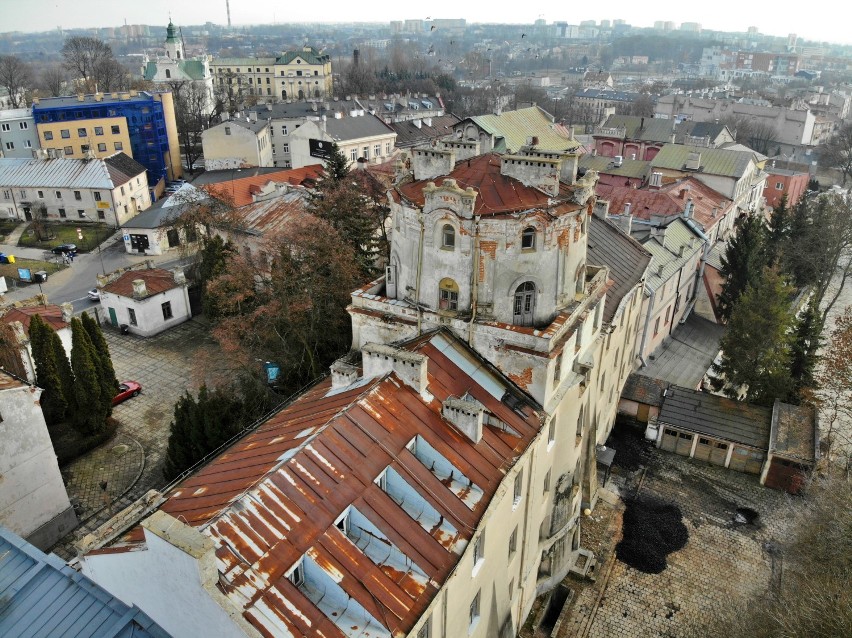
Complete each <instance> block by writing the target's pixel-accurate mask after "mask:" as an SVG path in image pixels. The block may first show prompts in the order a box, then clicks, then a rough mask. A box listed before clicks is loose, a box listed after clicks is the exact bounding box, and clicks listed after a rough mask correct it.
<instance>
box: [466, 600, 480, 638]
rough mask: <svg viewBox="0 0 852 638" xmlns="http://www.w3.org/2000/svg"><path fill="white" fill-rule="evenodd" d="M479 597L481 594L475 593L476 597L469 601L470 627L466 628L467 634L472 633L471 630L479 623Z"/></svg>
mask: <svg viewBox="0 0 852 638" xmlns="http://www.w3.org/2000/svg"><path fill="white" fill-rule="evenodd" d="M481 595H482V592H476V596H474V597H473V600H472V601H470V627H469V628H468V632H471V631H473V628H474V627H475V626H476V623H477V622H478V621H479V598H480V596H481Z"/></svg>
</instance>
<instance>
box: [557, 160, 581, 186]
mask: <svg viewBox="0 0 852 638" xmlns="http://www.w3.org/2000/svg"><path fill="white" fill-rule="evenodd" d="M560 159H561V160H562V170H561V171H560V172H559V179H560V181H562V182H565V183H566V184H573V183H574V182H576V181H577V165H578V161H579V157H578V156H577V154H576V153H569V154H568V155H563V156H562V157H561V158H560Z"/></svg>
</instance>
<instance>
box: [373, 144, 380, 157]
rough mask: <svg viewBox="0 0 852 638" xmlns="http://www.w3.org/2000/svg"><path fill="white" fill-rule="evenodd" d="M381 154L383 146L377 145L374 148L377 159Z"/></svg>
mask: <svg viewBox="0 0 852 638" xmlns="http://www.w3.org/2000/svg"><path fill="white" fill-rule="evenodd" d="M381 154H382V145H381V144H376V145H375V146H374V147H373V155H374V156H375V157H379V156H381Z"/></svg>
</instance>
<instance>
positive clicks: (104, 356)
mask: <svg viewBox="0 0 852 638" xmlns="http://www.w3.org/2000/svg"><path fill="white" fill-rule="evenodd" d="M82 323H83V328H84V329H85V330H86V334H88V335H89V339H90V340H91V342H92V346H93V347H94V352H95V355H96V358H97V365H96V370H97V372H98V376H99V377H100V385H101V400H102V402H103V403H104V407H105V408H106V411H107V415H109V414H112V399H113V397H114V396H115V395H116V394H117V393H118V379H117V378H116V377H115V369H114V368H113V366H112V357H110V354H109V345H108V344H107V342H106V339H105V338H104V333H103V331H102V330H101V327H100V326H99V325H98V323H97V322H96V321H95V320H94V319H92V318H91V317H90V316H89V314H88V313H86V312H84V313H83V314H82Z"/></svg>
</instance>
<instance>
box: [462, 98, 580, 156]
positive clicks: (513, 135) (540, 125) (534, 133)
mask: <svg viewBox="0 0 852 638" xmlns="http://www.w3.org/2000/svg"><path fill="white" fill-rule="evenodd" d="M468 119H469V120H470V121H472V122H473V123H474V124H476V125H477V126H479V127H480V128H482V129H483V130H485V131H486V132H487V133H490V134H492V135H494V136H496V137H502V138H503V140H504V146H505V150H506V152H509V153H517V152H518V150H520V148H521V147H522V146H525V145H526V144H527V139H528V138H530V137H537V138H538V144H536V145H535V147H536V148H537V149H540V150H547V151H568V150H571V149H574V148H576V147H577V146H579V142H577V140H575V139H572V138H570V137H568V136H567V135H563V134H561V131H562V128H561V127H559V126H558V125H556V124H554V123H553V120H552V118H550V117H548V116H547V115H546V114H545V113H544V112H543V111H542V110H541V109H540V108H539V107H537V106H531V107H529V108H525V109H518V110H516V111H503V112H502V113H501V114H500V115H497V114H493V113H492V114H488V115H476V116H473V117H470V118H468Z"/></svg>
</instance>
